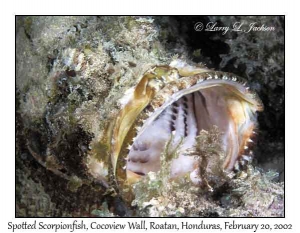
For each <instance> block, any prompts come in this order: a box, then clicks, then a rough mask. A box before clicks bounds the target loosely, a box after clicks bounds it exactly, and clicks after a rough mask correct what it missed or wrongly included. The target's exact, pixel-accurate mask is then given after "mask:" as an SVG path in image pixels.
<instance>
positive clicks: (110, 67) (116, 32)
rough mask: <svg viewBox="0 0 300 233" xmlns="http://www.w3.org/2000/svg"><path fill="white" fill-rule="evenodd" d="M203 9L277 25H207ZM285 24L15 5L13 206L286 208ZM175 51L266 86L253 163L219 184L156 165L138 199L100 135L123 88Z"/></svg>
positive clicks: (277, 211) (64, 212)
mask: <svg viewBox="0 0 300 233" xmlns="http://www.w3.org/2000/svg"><path fill="white" fill-rule="evenodd" d="M198 21H202V22H203V23H204V22H208V21H218V22H219V23H220V24H221V25H228V24H231V23H232V22H234V21H243V22H245V23H249V22H252V21H256V22H259V23H260V24H262V23H264V24H272V25H274V26H275V27H276V31H275V32H272V33H263V32H260V33H257V32H251V33H249V34H243V33H228V34H226V35H225V36H224V35H222V34H221V33H217V32H203V33H199V32H196V31H195V30H194V24H195V23H196V22H198ZM283 36H284V18H282V17H271V16H269V17H260V16H255V17H241V16H240V17H228V16H226V17H225V16H224V17H220V16H215V17H183V16H180V17H161V16H156V17H150V16H149V17H148V16H141V17H140V16H139V17H138V16H135V17H133V16H119V17H117V16H99V17H95V16H85V17H83V16H72V17H71V16H68V17H67V16H64V17H62V16H40V17H39V16H20V17H19V16H18V17H17V18H16V216H17V217H25V216H26V217H31V216H36V217H37V216H39V217H42V216H56V217H59V216H100V217H102V216H113V215H114V216H133V215H134V216H137V215H138V216H203V217H217V216H283V215H284V206H283V202H284V192H283V183H282V181H283V180H284V167H283V163H282V162H281V161H283V160H284V108H283V107H282V105H283V104H284V70H283V64H284V56H283V50H284V37H283ZM174 58H180V59H182V60H186V61H189V62H190V63H191V64H193V62H195V63H199V62H203V63H206V65H207V66H208V67H209V68H215V69H218V70H222V71H228V72H231V73H235V74H237V75H240V76H242V77H245V78H246V79H247V80H248V83H249V85H250V87H251V89H253V90H255V91H256V92H257V93H258V95H259V96H260V97H261V98H262V101H263V103H264V105H265V111H264V112H263V113H261V114H260V115H259V118H258V120H259V125H260V129H261V130H260V132H259V135H258V137H259V138H258V139H259V140H258V143H257V148H256V149H255V151H254V154H255V159H254V163H253V166H254V167H255V168H253V167H251V166H247V167H246V168H245V169H246V170H245V171H244V172H241V173H240V174H238V175H237V177H236V178H235V179H227V178H226V176H224V179H223V180H222V182H220V183H218V184H214V185H213V184H212V183H214V182H212V181H213V180H214V179H213V177H211V176H210V174H204V175H205V176H206V177H208V178H207V180H208V182H207V186H206V187H195V186H192V185H191V184H190V183H189V182H187V181H186V179H183V180H181V181H180V180H179V181H176V182H175V181H174V182H169V179H168V175H167V174H162V173H156V174H155V173H150V174H149V175H148V176H147V177H146V179H143V180H142V181H140V182H139V183H138V184H137V185H136V186H135V187H134V189H135V190H136V193H137V195H136V197H135V200H134V206H131V204H128V203H127V202H126V201H124V198H123V196H122V195H123V193H122V192H124V190H123V191H121V190H119V189H118V187H117V186H116V185H115V184H116V181H115V179H114V177H113V176H112V172H111V167H105V166H104V164H105V162H108V161H109V162H110V158H109V155H108V153H107V151H108V150H107V149H108V148H107V147H106V144H105V143H103V141H102V142H100V139H101V138H103V135H104V134H105V132H106V130H107V127H108V123H109V121H110V120H111V119H113V118H115V117H116V116H117V114H118V113H119V111H120V109H121V107H122V102H120V100H121V99H122V98H123V96H124V94H125V93H126V91H128V90H130V88H132V87H133V86H134V85H136V84H137V83H138V82H139V78H140V77H141V76H142V74H144V73H145V71H147V70H148V69H149V68H150V67H151V66H153V65H162V64H163V65H165V64H169V63H170V62H171V61H172V60H173V59H174ZM216 146H217V144H216ZM172 156H173V155H172ZM100 161H101V162H100ZM162 161H163V162H164V164H163V166H164V167H168V166H169V163H168V161H169V160H168V159H167V158H166V159H165V160H164V159H163V160H162ZM199 163H200V164H201V162H199ZM202 165H203V163H202ZM259 168H264V170H260V169H259ZM268 169H273V170H275V172H268ZM99 171H100V172H99ZM277 173H279V174H280V175H279V176H278V175H276V174H277ZM103 177H108V178H107V179H103ZM278 181H280V182H281V183H279V182H278ZM212 185H213V187H212V188H213V191H209V188H208V187H209V186H212ZM160 188H162V189H160ZM144 190H148V191H149V192H145V191H144ZM142 191H143V192H142Z"/></svg>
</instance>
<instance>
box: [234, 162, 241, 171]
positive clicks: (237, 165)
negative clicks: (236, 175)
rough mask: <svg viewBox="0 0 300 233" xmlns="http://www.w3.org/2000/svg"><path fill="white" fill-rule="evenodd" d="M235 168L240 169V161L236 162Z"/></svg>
mask: <svg viewBox="0 0 300 233" xmlns="http://www.w3.org/2000/svg"><path fill="white" fill-rule="evenodd" d="M234 169H235V170H240V165H239V163H238V162H237V163H235V165H234Z"/></svg>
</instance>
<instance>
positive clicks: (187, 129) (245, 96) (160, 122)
mask: <svg viewBox="0 0 300 233" xmlns="http://www.w3.org/2000/svg"><path fill="white" fill-rule="evenodd" d="M261 110H262V105H261V103H260V101H259V100H258V99H257V98H255V96H254V95H253V94H252V93H250V91H249V90H248V88H247V87H246V86H244V85H243V84H241V83H238V82H235V81H232V80H222V79H221V80H219V79H218V80H205V81H203V82H200V83H197V84H196V85H194V86H192V87H190V88H187V89H183V90H180V91H178V92H176V93H174V94H173V95H171V96H170V97H169V98H167V99H166V100H165V101H164V103H163V104H162V105H161V106H160V107H159V108H157V109H155V111H154V112H153V113H152V114H151V115H150V116H149V118H147V119H146V120H145V122H144V124H143V125H142V127H141V129H140V130H139V132H138V134H137V136H136V138H135V139H134V141H133V143H132V145H131V148H130V150H129V153H128V158H127V164H126V173H127V179H128V180H133V181H135V180H137V179H139V178H140V177H141V176H144V175H146V174H147V173H149V172H157V171H159V170H160V169H161V161H160V158H161V154H162V152H163V150H164V148H165V145H166V143H167V142H168V141H169V140H172V142H171V145H172V146H174V148H175V147H176V146H177V145H179V143H181V144H180V148H179V150H180V152H179V156H178V157H177V158H174V159H173V161H172V163H171V170H170V174H171V177H173V178H174V177H178V176H181V175H185V174H187V173H190V174H195V173H199V168H198V165H197V161H196V160H195V158H194V156H188V155H186V154H185V151H186V150H189V149H191V148H193V146H194V145H195V143H196V137H197V136H198V135H199V134H200V132H201V131H202V130H206V131H210V130H211V129H212V128H213V127H215V126H216V127H217V128H218V130H219V131H220V132H221V133H222V136H221V144H222V145H221V146H222V149H223V151H224V153H225V159H224V162H223V165H222V166H223V169H224V170H225V171H231V170H235V169H236V170H238V169H239V166H240V165H241V164H244V163H245V162H247V161H249V160H250V159H251V157H252V152H251V151H250V150H249V144H250V143H251V142H252V140H251V137H252V135H253V131H254V130H255V128H256V127H257V120H256V112H257V111H261ZM171 138H172V139H171ZM192 181H193V179H192ZM195 183H197V181H195Z"/></svg>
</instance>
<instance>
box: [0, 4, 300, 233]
mask: <svg viewBox="0 0 300 233" xmlns="http://www.w3.org/2000/svg"><path fill="white" fill-rule="evenodd" d="M139 3H141V4H140V5H139ZM0 9H1V14H0V17H1V20H0V23H1V27H0V31H1V37H0V39H1V43H0V45H1V46H0V48H1V50H0V51H1V56H0V59H1V62H0V64H1V66H0V67H1V76H0V80H1V85H0V87H1V91H0V93H1V98H0V100H1V105H0V106H1V114H0V116H1V120H0V124H1V128H0V129H1V139H0V142H1V149H2V150H1V154H0V156H1V158H2V160H1V165H2V166H1V169H0V170H1V198H0V200H1V205H0V208H1V211H0V212H1V214H0V215H1V216H0V223H1V232H11V231H9V230H7V222H8V221H14V222H15V223H20V222H22V221H25V220H26V219H14V215H15V196H14V189H15V182H14V176H15V171H14V162H15V160H14V156H15V152H14V150H15V149H14V148H15V143H14V141H15V133H14V129H15V122H14V111H15V106H14V105H15V104H14V100H15V96H14V90H15V72H14V70H15V36H14V32H15V14H50V15H51V14H70V15H72V14H97V15H99V14H128V15H132V14H146V15H148V14H149V15H154V14H158V15H159V14H173V15H177V14H191V15H201V14H205V15H215V14H221V15H226V14H229V15H235V14H250V15H252V14H262V15H266V14H272V15H277V14H286V174H285V177H286V178H285V179H286V218H285V219H238V220H237V221H238V222H239V223H270V224H271V223H292V224H293V228H294V229H293V230H292V231H287V232H300V221H299V220H298V216H299V212H300V206H299V195H300V191H299V180H298V178H299V177H300V175H299V174H298V171H299V162H300V161H299V149H298V148H299V144H300V143H299V132H300V131H299V130H300V128H299V119H300V118H299V115H298V114H297V113H298V112H299V110H298V109H299V106H300V104H299V102H300V96H299V93H300V83H299V80H300V77H299V72H298V67H299V66H300V65H299V60H300V59H299V54H300V53H299V38H300V37H299V30H300V27H299V26H300V24H299V16H298V15H299V13H298V12H297V10H296V9H299V8H297V6H296V1H282V0H281V1H278V0H276V1H275V0H272V1H271V0H268V1H261V0H259V1H258V0H251V1H247V2H246V1H240V0H235V1H213V0H209V1H200V0H195V1H178V0H172V1H163V0H148V1H143V2H142V1H141V0H135V1H115V0H108V1H103V0H102V1H100V0H98V1H89V0H87V1H78V0H72V1H71V0H68V1H66V0H64V1H62V0H51V1H42V0H35V1H24V0H23V1H22V0H20V1H5V2H4V1H1V7H0ZM39 220H40V221H44V222H49V223H50V222H51V223H55V222H56V223H59V222H60V221H61V219H47V220H46V219H39ZM135 220H138V219H130V220H129V221H135ZM147 220H148V221H152V220H151V219H147ZM153 220H154V221H156V222H157V223H159V222H164V221H166V220H167V219H153ZM186 220H187V219H169V220H168V222H170V223H171V222H179V221H186ZM204 220H205V222H207V223H218V222H220V223H221V222H222V223H223V222H224V220H225V219H204ZM232 220H233V219H229V221H232ZM28 221H33V219H29V220H28ZM63 221H64V222H66V223H68V222H72V221H73V219H64V220H63ZM91 221H98V222H107V223H108V222H118V223H121V222H127V221H128V219H99V220H94V219H85V222H86V223H87V224H88V222H91ZM188 221H189V222H197V221H199V219H188ZM26 232H31V231H26ZM49 232H50V231H49ZM95 232H96V231H95ZM125 232H129V231H125ZM169 232H171V231H169ZM202 232H203V231H202ZM206 232H208V231H206ZM211 232H215V231H211ZM236 232H237V231H236ZM277 232H279V231H277ZM280 232H283V231H280Z"/></svg>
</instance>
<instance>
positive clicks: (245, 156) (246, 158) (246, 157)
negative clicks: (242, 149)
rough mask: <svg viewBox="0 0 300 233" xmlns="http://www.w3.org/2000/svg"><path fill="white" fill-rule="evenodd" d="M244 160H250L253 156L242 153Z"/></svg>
mask: <svg viewBox="0 0 300 233" xmlns="http://www.w3.org/2000/svg"><path fill="white" fill-rule="evenodd" d="M242 158H243V160H246V161H250V160H251V158H250V157H249V156H247V155H242Z"/></svg>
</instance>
